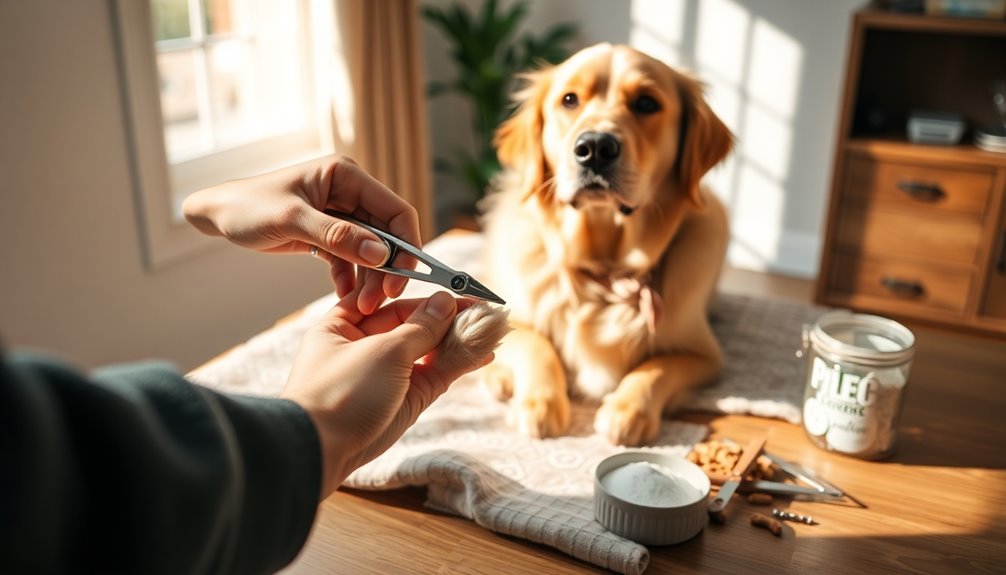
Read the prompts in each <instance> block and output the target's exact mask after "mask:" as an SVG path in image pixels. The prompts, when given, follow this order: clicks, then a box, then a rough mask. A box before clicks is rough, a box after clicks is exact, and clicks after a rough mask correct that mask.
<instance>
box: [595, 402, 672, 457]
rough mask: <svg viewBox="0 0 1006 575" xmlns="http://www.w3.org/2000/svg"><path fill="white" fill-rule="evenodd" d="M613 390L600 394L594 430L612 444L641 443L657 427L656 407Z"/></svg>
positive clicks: (657, 429) (658, 421)
mask: <svg viewBox="0 0 1006 575" xmlns="http://www.w3.org/2000/svg"><path fill="white" fill-rule="evenodd" d="M624 395H625V394H622V395H619V394H618V393H617V392H614V393H609V394H608V395H606V396H604V399H603V400H602V402H601V407H599V408H598V410H597V415H595V416H594V431H596V432H597V433H599V434H601V435H603V436H604V437H605V438H607V439H608V441H610V442H612V443H614V444H615V445H642V444H643V443H647V442H650V441H653V440H654V439H656V437H657V432H659V431H660V411H659V410H653V409H650V408H649V407H647V405H646V404H645V402H641V401H639V400H638V399H637V398H632V397H625V396H624Z"/></svg>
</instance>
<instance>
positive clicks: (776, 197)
mask: <svg viewBox="0 0 1006 575" xmlns="http://www.w3.org/2000/svg"><path fill="white" fill-rule="evenodd" d="M737 182H738V187H739V188H740V193H738V194H737V195H736V197H735V200H734V205H733V206H732V207H731V212H732V213H731V229H732V235H733V238H732V239H733V242H731V247H730V262H731V263H732V264H733V265H736V266H740V267H745V268H749V269H757V270H764V269H767V267H768V264H769V263H770V262H772V261H774V260H775V258H776V254H777V252H778V249H779V238H780V235H781V233H782V214H783V207H784V205H783V204H784V203H785V190H784V189H783V187H782V185H781V184H780V183H779V182H778V181H776V180H775V179H774V178H771V177H768V176H766V175H765V174H764V173H762V172H761V171H760V170H758V169H756V168H754V167H753V166H750V165H747V164H743V163H742V164H741V165H740V166H739V172H738V177H737Z"/></svg>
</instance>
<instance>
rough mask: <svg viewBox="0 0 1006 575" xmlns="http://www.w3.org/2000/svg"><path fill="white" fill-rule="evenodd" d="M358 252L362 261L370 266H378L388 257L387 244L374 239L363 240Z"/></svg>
mask: <svg viewBox="0 0 1006 575" xmlns="http://www.w3.org/2000/svg"><path fill="white" fill-rule="evenodd" d="M359 253H360V257H361V258H363V261H365V262H367V263H368V264H370V265H372V266H379V265H381V264H383V263H384V262H385V260H387V259H388V246H386V245H384V243H382V242H379V241H376V240H363V242H362V243H361V244H360V252H359Z"/></svg>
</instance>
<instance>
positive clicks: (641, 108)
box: [629, 95, 660, 116]
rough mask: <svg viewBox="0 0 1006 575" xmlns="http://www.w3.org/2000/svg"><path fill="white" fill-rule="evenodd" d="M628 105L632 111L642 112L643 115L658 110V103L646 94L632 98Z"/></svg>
mask: <svg viewBox="0 0 1006 575" xmlns="http://www.w3.org/2000/svg"><path fill="white" fill-rule="evenodd" d="M629 107H630V108H632V111H633V112H635V113H637V114H643V115H644V116H645V115H647V114H652V113H654V112H659V111H660V103H659V102H657V101H656V100H654V99H653V97H652V96H646V95H643V96H640V97H638V98H636V99H635V100H633V101H632V104H630V105H629Z"/></svg>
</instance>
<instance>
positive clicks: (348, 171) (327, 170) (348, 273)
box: [182, 156, 422, 314]
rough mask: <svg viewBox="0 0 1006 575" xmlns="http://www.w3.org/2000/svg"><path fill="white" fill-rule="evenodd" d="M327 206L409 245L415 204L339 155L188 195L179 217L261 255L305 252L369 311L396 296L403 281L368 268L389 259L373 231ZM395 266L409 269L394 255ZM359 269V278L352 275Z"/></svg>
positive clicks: (417, 242) (407, 261)
mask: <svg viewBox="0 0 1006 575" xmlns="http://www.w3.org/2000/svg"><path fill="white" fill-rule="evenodd" d="M326 209H333V210H336V211H339V212H344V213H348V214H351V215H353V216H355V217H357V218H358V219H360V220H363V221H365V222H367V223H370V224H371V225H374V226H375V227H378V228H380V229H383V230H387V231H389V232H390V233H391V234H393V235H396V236H398V237H400V238H402V239H403V240H405V241H407V242H409V243H410V244H412V245H414V246H416V247H422V239H421V238H420V237H419V217H418V215H417V213H416V209H415V208H414V207H412V206H411V205H409V203H408V202H406V201H405V200H403V199H402V198H401V197H399V196H397V195H396V194H395V193H394V192H392V191H391V190H389V189H388V188H387V187H386V186H384V185H383V184H381V183H380V182H378V181H377V180H375V179H374V178H372V177H371V176H370V175H369V174H367V173H366V172H365V171H363V170H362V169H361V168H360V167H359V166H357V165H356V163H355V162H353V160H351V159H349V158H347V157H344V156H328V157H324V158H319V159H317V160H312V161H309V162H305V163H303V164H298V165H296V166H291V167H288V168H283V169H281V170H277V171H274V172H270V173H267V174H263V175H260V176H254V177H251V178H245V179H242V180H233V181H230V182H225V183H223V184H220V185H217V186H213V187H210V188H206V189H203V190H200V191H198V192H195V193H194V194H192V195H190V196H189V197H188V198H186V200H185V202H184V203H183V204H182V211H183V213H184V214H185V217H186V218H187V219H188V220H189V222H191V223H192V224H193V225H194V226H195V227H196V228H198V229H199V230H200V231H202V232H203V233H206V234H209V235H216V236H223V237H225V238H227V239H228V240H230V241H231V242H233V243H235V244H238V245H240V246H244V247H248V248H252V249H256V250H259V251H263V252H281V253H309V252H310V250H311V247H312V246H317V247H318V249H319V252H318V256H319V257H321V258H323V259H324V260H326V261H327V262H328V263H329V266H330V267H331V275H332V281H333V283H334V284H335V291H336V293H337V294H338V295H339V296H340V297H342V296H345V295H347V294H349V293H350V292H352V291H353V290H354V289H357V290H359V297H358V298H355V299H356V301H357V303H358V305H359V306H360V310H361V311H362V312H363V313H364V314H369V313H371V312H373V311H374V310H375V309H377V308H378V307H379V306H380V304H381V303H382V302H383V301H384V298H385V297H397V296H399V295H401V293H402V290H404V289H405V283H406V281H407V280H406V278H403V277H400V276H394V275H390V274H385V273H383V272H379V271H375V270H373V269H369V268H370V267H372V266H376V265H380V264H381V263H383V262H384V260H386V259H387V257H388V248H387V246H385V244H384V242H382V241H381V240H380V239H379V238H378V237H377V236H375V235H374V234H372V233H370V232H368V231H366V230H364V229H363V228H361V227H359V226H356V225H353V224H351V223H349V222H346V221H343V220H340V219H337V218H334V217H332V216H329V215H327V214H325V213H324V211H325V210H326ZM394 263H395V267H408V268H414V267H415V265H416V262H415V260H414V259H413V258H411V257H408V256H405V255H399V256H398V257H397V258H396V261H395V262H394ZM355 266H361V269H360V270H359V278H357V274H356V273H355V272H354V267H355Z"/></svg>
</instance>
